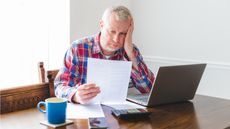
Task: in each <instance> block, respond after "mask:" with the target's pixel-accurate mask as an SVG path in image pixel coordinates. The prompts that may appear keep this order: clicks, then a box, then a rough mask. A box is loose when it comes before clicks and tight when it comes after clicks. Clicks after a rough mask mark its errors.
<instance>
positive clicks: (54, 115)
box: [37, 97, 67, 124]
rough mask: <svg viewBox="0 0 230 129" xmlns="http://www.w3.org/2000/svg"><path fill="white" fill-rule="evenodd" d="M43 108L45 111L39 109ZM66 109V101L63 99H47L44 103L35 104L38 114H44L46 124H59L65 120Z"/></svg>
mask: <svg viewBox="0 0 230 129" xmlns="http://www.w3.org/2000/svg"><path fill="white" fill-rule="evenodd" d="M42 105H43V106H44V107H45V110H43V109H41V106H42ZM66 107H67V100H66V99H63V98H56V97H52V98H48V99H46V100H45V102H44V101H40V102H39V103H38V104H37V108H38V110H39V111H40V112H42V113H46V117H47V120H48V123H50V124H61V123H65V120H66Z"/></svg>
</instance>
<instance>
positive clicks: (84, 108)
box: [66, 103, 105, 119]
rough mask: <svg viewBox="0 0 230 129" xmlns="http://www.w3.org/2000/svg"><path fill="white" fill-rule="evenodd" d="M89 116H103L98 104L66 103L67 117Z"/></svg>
mask: <svg viewBox="0 0 230 129" xmlns="http://www.w3.org/2000/svg"><path fill="white" fill-rule="evenodd" d="M89 117H105V115H104V112H103V110H102V107H101V105H100V104H88V105H81V104H72V103H68V104H67V109H66V118H67V119H88V118H89Z"/></svg>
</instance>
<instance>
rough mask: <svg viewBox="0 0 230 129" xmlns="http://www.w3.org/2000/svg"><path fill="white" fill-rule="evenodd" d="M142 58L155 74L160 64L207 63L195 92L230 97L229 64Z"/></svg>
mask: <svg viewBox="0 0 230 129" xmlns="http://www.w3.org/2000/svg"><path fill="white" fill-rule="evenodd" d="M143 58H144V60H145V62H146V64H147V65H148V67H149V68H150V69H151V70H152V72H153V73H155V74H156V73H157V70H158V68H159V67H160V66H167V65H181V64H196V63H207V67H206V69H205V72H204V74H203V77H202V79H201V81H200V85H199V87H198V90H197V94H202V95H208V96H213V97H218V98H224V99H230V81H229V80H230V64H227V63H220V62H208V61H206V62H205V61H199V60H184V59H177V58H165V57H150V56H144V57H143Z"/></svg>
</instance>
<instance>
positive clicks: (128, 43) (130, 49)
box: [124, 19, 134, 56]
mask: <svg viewBox="0 0 230 129" xmlns="http://www.w3.org/2000/svg"><path fill="white" fill-rule="evenodd" d="M133 30H134V23H133V19H130V26H129V29H128V32H127V34H126V37H125V42H124V49H125V52H126V54H127V55H128V56H130V55H131V54H133V44H132V35H133Z"/></svg>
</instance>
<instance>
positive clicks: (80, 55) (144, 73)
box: [54, 33, 154, 101]
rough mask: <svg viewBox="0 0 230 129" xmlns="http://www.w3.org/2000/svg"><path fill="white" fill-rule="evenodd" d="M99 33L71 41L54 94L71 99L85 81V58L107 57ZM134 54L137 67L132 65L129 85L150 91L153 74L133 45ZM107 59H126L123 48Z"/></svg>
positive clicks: (142, 91) (56, 81)
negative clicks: (102, 48) (101, 46)
mask: <svg viewBox="0 0 230 129" xmlns="http://www.w3.org/2000/svg"><path fill="white" fill-rule="evenodd" d="M99 44H100V33H99V34H97V35H94V36H89V37H85V38H83V39H79V40H76V41H74V42H73V44H72V45H71V47H70V48H69V49H68V50H67V52H66V54H65V57H64V65H63V67H62V68H61V69H60V71H59V73H58V75H57V76H56V78H55V81H54V86H55V94H56V96H58V97H62V98H67V99H68V100H69V101H72V97H73V95H74V94H75V92H76V90H77V87H78V86H79V85H81V84H84V83H86V79H87V78H86V73H87V58H88V57H91V58H99V59H107V58H106V57H105V56H104V55H103V53H102V50H101V48H100V45H99ZM134 54H135V57H136V60H137V64H138V69H136V68H135V67H132V71H131V77H130V86H135V87H136V88H137V89H138V90H139V91H140V92H141V93H147V92H149V91H150V89H151V87H152V84H153V81H154V75H153V73H152V72H151V71H150V70H149V69H148V68H147V66H146V64H145V63H144V61H143V58H142V56H141V54H140V52H139V50H138V49H137V47H136V46H135V45H134ZM108 59H109V60H128V56H127V55H126V53H125V51H124V48H121V49H119V50H117V51H116V52H115V53H114V55H113V56H110V57H109V58H108Z"/></svg>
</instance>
